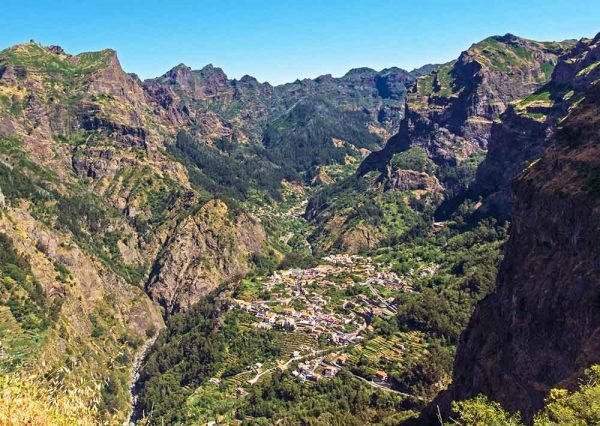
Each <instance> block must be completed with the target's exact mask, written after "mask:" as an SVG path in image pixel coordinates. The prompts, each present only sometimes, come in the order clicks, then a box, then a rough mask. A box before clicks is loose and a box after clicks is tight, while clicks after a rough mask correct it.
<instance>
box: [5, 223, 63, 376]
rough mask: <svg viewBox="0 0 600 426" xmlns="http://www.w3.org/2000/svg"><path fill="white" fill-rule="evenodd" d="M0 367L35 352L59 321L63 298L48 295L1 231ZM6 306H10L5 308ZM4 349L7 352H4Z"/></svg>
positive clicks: (19, 363) (9, 366)
mask: <svg viewBox="0 0 600 426" xmlns="http://www.w3.org/2000/svg"><path fill="white" fill-rule="evenodd" d="M0 303H1V305H0V342H1V343H0V371H2V370H3V369H5V368H8V369H13V368H15V367H18V366H20V365H21V364H22V363H23V362H24V361H26V360H27V359H28V358H29V357H31V356H32V355H34V354H35V352H36V350H37V348H38V347H39V345H40V344H41V343H42V341H43V340H44V338H45V332H46V330H47V329H48V327H49V326H50V325H51V324H52V323H53V322H55V321H56V319H57V315H58V313H59V311H60V306H61V303H60V299H55V300H51V299H49V298H47V297H46V296H45V295H44V293H43V290H42V287H41V286H40V284H39V283H38V282H37V281H36V280H35V278H34V277H33V274H32V272H31V266H30V265H29V262H28V261H27V259H25V258H24V257H22V256H20V255H18V254H17V253H16V252H15V249H14V247H13V244H12V241H11V239H10V238H9V237H8V236H7V235H5V234H3V233H0ZM5 307H7V308H8V309H6V308H5ZM3 352H5V353H3Z"/></svg>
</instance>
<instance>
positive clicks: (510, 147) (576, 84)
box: [466, 39, 600, 220]
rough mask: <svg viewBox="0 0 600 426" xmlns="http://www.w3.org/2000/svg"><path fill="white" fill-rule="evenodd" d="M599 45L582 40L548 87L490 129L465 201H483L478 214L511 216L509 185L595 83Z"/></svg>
mask: <svg viewBox="0 0 600 426" xmlns="http://www.w3.org/2000/svg"><path fill="white" fill-rule="evenodd" d="M599 59H600V50H599V48H598V40H597V39H593V40H589V39H583V40H581V41H580V42H579V43H578V44H577V45H576V46H575V47H574V48H573V49H572V50H571V51H570V52H569V53H568V54H567V55H566V56H565V57H564V58H562V59H561V60H560V61H559V62H558V64H557V65H556V68H555V72H554V74H553V77H552V79H551V81H550V82H548V83H547V84H545V85H544V86H542V87H541V88H539V89H538V90H536V91H535V92H533V93H532V94H530V95H528V96H526V97H524V98H523V99H521V100H519V101H518V102H516V103H514V104H512V105H510V106H509V108H508V109H507V111H506V112H505V113H504V114H502V115H501V116H500V119H499V120H498V122H497V123H494V125H493V126H492V129H491V135H490V139H489V149H488V155H487V157H486V159H485V160H484V161H483V163H482V164H481V166H480V167H479V168H478V170H477V175H476V178H475V180H474V181H473V183H472V184H471V187H470V188H469V191H468V192H467V193H466V196H467V197H470V198H471V199H478V198H481V199H482V205H481V206H480V207H479V208H478V214H480V215H484V216H487V215H492V216H494V217H497V218H499V219H501V220H503V219H506V218H509V217H510V214H511V198H512V196H511V183H512V181H513V180H514V178H516V177H517V176H518V175H519V174H520V173H521V171H522V170H523V169H525V168H526V167H527V166H528V165H529V164H531V163H532V162H534V161H535V160H537V159H538V158H540V157H541V155H542V153H543V152H544V150H545V149H546V148H547V147H548V145H549V144H550V143H551V141H552V140H553V138H554V135H555V133H556V130H557V127H558V126H560V123H561V120H562V119H563V118H564V117H565V115H566V114H567V113H568V112H569V109H570V108H571V107H572V106H573V105H574V104H576V103H577V102H579V101H581V99H582V97H583V92H584V91H585V89H586V88H587V87H588V86H589V85H590V83H591V82H592V81H594V80H595V79H596V78H597V72H598V70H597V69H596V68H594V64H595V63H597V61H598V60H599Z"/></svg>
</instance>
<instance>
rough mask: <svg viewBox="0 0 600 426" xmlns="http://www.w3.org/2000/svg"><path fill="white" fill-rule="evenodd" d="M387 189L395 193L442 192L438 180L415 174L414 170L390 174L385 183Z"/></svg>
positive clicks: (399, 170) (396, 171)
mask: <svg viewBox="0 0 600 426" xmlns="http://www.w3.org/2000/svg"><path fill="white" fill-rule="evenodd" d="M386 185H387V189H395V190H397V191H415V190H422V191H434V192H440V193H441V192H442V187H441V185H440V183H439V182H438V180H437V179H436V178H435V177H433V176H429V175H428V174H427V173H425V172H416V171H414V170H403V169H398V170H395V171H394V172H392V173H391V174H390V177H389V179H388V181H387V182H386Z"/></svg>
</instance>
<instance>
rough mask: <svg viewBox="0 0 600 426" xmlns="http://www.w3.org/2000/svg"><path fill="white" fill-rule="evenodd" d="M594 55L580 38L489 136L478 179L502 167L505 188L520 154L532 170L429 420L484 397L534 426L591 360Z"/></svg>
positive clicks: (597, 123) (594, 330)
mask: <svg viewBox="0 0 600 426" xmlns="http://www.w3.org/2000/svg"><path fill="white" fill-rule="evenodd" d="M599 53H600V35H598V36H596V37H595V38H594V39H593V40H586V39H584V40H582V41H580V42H579V43H578V44H577V46H576V47H575V48H574V49H573V50H572V52H571V53H570V54H568V55H566V56H564V57H562V58H561V60H560V62H559V63H558V65H557V67H556V68H555V71H554V73H553V77H552V81H551V82H550V83H549V84H548V85H546V86H544V88H542V89H540V90H539V91H538V92H535V93H534V94H533V95H530V96H528V97H526V98H524V99H523V100H521V101H519V102H517V103H516V104H515V105H514V107H513V108H514V109H511V110H509V111H507V113H506V114H505V115H504V116H502V122H503V123H502V124H498V126H499V129H498V130H499V133H500V135H501V136H502V137H498V138H494V137H493V138H492V141H491V142H490V151H489V153H488V157H487V159H486V162H484V163H483V164H482V166H481V168H480V170H482V168H483V171H482V173H481V174H480V175H479V176H478V177H480V176H483V177H484V178H485V179H487V180H488V181H489V176H490V172H489V171H488V170H485V169H487V168H488V167H496V170H497V167H498V164H509V165H510V168H509V169H508V173H507V174H504V175H503V174H499V175H498V176H499V178H500V179H499V181H498V182H499V188H500V189H499V191H500V193H502V191H505V189H504V185H506V183H505V181H504V179H506V178H507V175H508V176H510V175H511V174H514V173H515V171H514V170H515V169H516V168H519V167H521V168H522V167H523V164H524V163H523V161H522V160H523V158H525V159H526V160H529V161H531V163H530V164H529V165H528V166H527V167H526V168H525V170H524V171H522V173H520V174H519V176H518V178H517V179H516V181H515V182H514V184H513V188H514V197H513V203H512V205H513V206H512V220H513V222H512V226H511V232H510V238H509V240H508V243H507V245H506V248H505V256H504V261H503V263H502V265H501V267H500V271H499V274H498V278H497V288H496V291H495V292H494V293H492V294H491V295H490V296H488V297H487V298H485V299H484V300H483V301H482V302H480V303H479V305H478V306H477V308H476V310H475V312H474V314H473V316H472V318H471V320H470V323H469V326H468V327H467V328H466V330H465V331H464V332H463V334H462V336H461V339H460V342H459V345H458V349H457V354H456V358H455V362H454V374H453V379H452V384H451V386H450V388H449V389H448V390H447V391H445V392H443V393H442V394H441V395H440V396H438V398H437V399H436V400H435V401H434V402H433V403H432V405H431V406H430V408H429V411H428V415H429V416H430V420H431V421H432V422H433V421H434V420H433V419H434V418H435V417H436V412H437V407H438V406H439V407H440V409H441V412H442V413H444V414H446V415H447V414H448V412H449V408H450V407H449V402H450V401H451V400H454V401H457V400H464V399H468V398H471V397H474V396H476V395H478V394H480V393H481V394H484V395H486V396H487V397H488V398H489V399H491V400H493V401H498V402H500V403H501V404H502V406H503V407H504V408H505V409H507V410H508V411H510V412H517V411H518V412H520V413H521V415H522V418H523V420H524V421H525V422H526V423H531V421H532V418H533V416H534V414H535V413H536V412H538V411H539V410H540V409H542V408H543V407H544V404H545V398H546V397H548V393H549V391H550V389H552V388H567V389H570V390H574V389H577V388H578V386H579V384H580V378H581V376H582V375H583V372H584V370H585V369H587V368H588V367H590V366H592V365H593V364H597V363H598V362H599V361H600V351H599V349H600V346H599V342H598V338H597V335H598V330H599V329H600V317H599V316H598V313H597V301H598V294H599V292H600V281H599V280H598V277H599V276H600V274H599V272H600V271H599V270H598V261H597V254H596V252H595V251H594V249H593V248H592V247H594V246H595V245H596V244H597V241H598V238H599V237H600V236H599V235H598V233H597V230H598V229H599V227H598V220H599V203H598V199H599V198H598V192H597V188H598V186H597V183H598V170H599V165H600V151H599V149H598V143H597V142H598V137H599V135H600V69H599V64H600V57H599ZM540 128H541V130H540ZM506 129H510V133H508V131H507V130H506ZM492 134H494V132H493V133H492ZM510 135H521V136H522V138H520V139H516V140H514V139H511V138H509V137H507V136H510ZM492 144H493V145H498V146H497V147H496V148H495V149H492V147H493V145H492ZM544 148H546V149H545V151H544ZM540 152H541V154H540V156H539V157H537V158H535V157H533V155H534V154H535V153H540ZM511 154H512V155H511ZM509 157H511V158H512V160H513V161H512V162H509V161H508V158H509ZM498 198H499V199H502V197H498Z"/></svg>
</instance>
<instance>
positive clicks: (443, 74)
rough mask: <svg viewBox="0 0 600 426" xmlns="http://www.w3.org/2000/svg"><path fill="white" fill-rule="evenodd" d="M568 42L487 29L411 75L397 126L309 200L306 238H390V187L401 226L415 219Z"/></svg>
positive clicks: (465, 176)
mask: <svg viewBox="0 0 600 426" xmlns="http://www.w3.org/2000/svg"><path fill="white" fill-rule="evenodd" d="M573 44H574V42H573V41H565V42H560V43H557V42H536V41H532V40H526V39H522V38H519V37H516V36H513V35H511V34H507V35H505V36H495V37H490V38H487V39H485V40H483V41H481V42H479V43H476V44H474V45H472V46H471V47H470V48H469V49H468V50H466V51H464V52H463V53H461V55H460V56H459V58H458V59H457V60H455V61H451V62H449V63H447V64H443V65H440V66H438V67H437V68H436V69H435V70H433V71H432V72H431V73H430V74H427V75H425V76H421V77H419V78H417V80H416V83H415V85H414V86H413V87H412V88H411V90H410V92H409V94H408V96H407V101H406V106H405V113H404V119H403V120H402V122H401V123H400V129H399V132H398V133H397V134H396V135H394V136H393V137H392V138H390V139H389V140H388V142H387V144H386V146H385V147H384V149H382V150H380V151H376V152H373V153H371V154H370V155H369V156H368V157H367V158H365V160H363V162H362V163H361V164H360V166H359V168H358V172H357V174H356V176H354V177H352V178H349V179H348V181H347V182H343V183H340V184H339V185H337V186H334V187H333V188H327V189H325V190H323V191H322V192H321V193H317V194H316V196H315V197H314V198H313V199H312V200H311V201H310V203H309V206H308V208H307V217H308V218H309V219H310V220H312V221H314V222H315V223H316V225H317V230H316V232H315V233H314V234H313V236H312V240H313V242H314V243H315V244H316V245H317V246H321V247H323V248H324V249H325V250H328V249H331V248H337V249H342V250H350V251H359V250H363V249H369V248H374V247H377V246H378V245H386V244H388V243H389V242H390V240H394V239H397V238H398V237H399V236H396V235H392V234H391V233H390V228H397V226H393V225H392V223H393V222H394V221H395V220H396V219H394V218H393V217H391V216H389V214H386V213H385V212H386V211H388V210H390V209H391V207H388V206H387V205H388V204H389V203H390V201H389V199H392V200H395V199H396V198H398V197H397V196H393V195H391V194H390V193H394V192H395V193H401V194H404V195H402V196H401V197H403V198H404V199H405V203H404V204H405V207H404V208H402V209H401V210H402V212H403V214H402V215H401V216H400V219H399V221H400V222H404V223H405V226H404V227H405V231H404V232H403V233H405V232H407V231H409V230H410V229H411V228H414V227H415V226H421V225H418V224H416V223H415V221H416V219H415V216H421V215H420V213H417V214H416V215H415V214H414V213H413V212H414V211H415V210H417V211H424V210H428V209H435V208H436V207H437V206H439V205H440V203H441V202H442V201H443V200H444V199H448V198H452V197H453V196H454V195H455V194H458V193H460V192H461V191H462V190H463V189H465V188H466V187H467V186H468V184H469V183H470V182H471V181H472V179H473V177H474V174H475V170H476V168H477V165H478V163H479V162H480V161H481V160H482V159H483V157H484V155H485V151H486V149H487V145H488V140H489V138H490V133H491V128H492V124H493V122H494V120H496V119H497V118H498V116H499V115H500V114H501V113H503V112H504V111H505V110H506V108H508V106H509V103H510V102H511V101H513V100H515V99H518V98H521V97H523V96H525V95H528V94H530V93H531V92H533V91H535V90H536V89H538V88H539V87H541V86H542V85H543V84H545V83H546V82H548V80H549V79H550V75H551V73H552V69H553V68H554V65H555V64H556V62H557V58H558V55H559V54H561V53H562V52H564V51H565V50H566V49H568V48H569V47H571V46H573ZM358 188H363V189H358ZM340 200H342V201H340ZM394 202H395V201H394ZM366 205H370V206H371V210H373V209H375V207H374V206H376V207H377V209H378V210H379V213H378V215H379V216H380V217H382V219H383V221H382V223H373V221H372V220H371V219H369V218H367V217H366V216H365V215H364V214H361V213H360V211H359V210H360V209H361V208H362V206H366ZM394 209H395V208H394ZM370 216H372V215H370ZM379 222H381V221H379ZM400 236H401V235H400Z"/></svg>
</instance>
